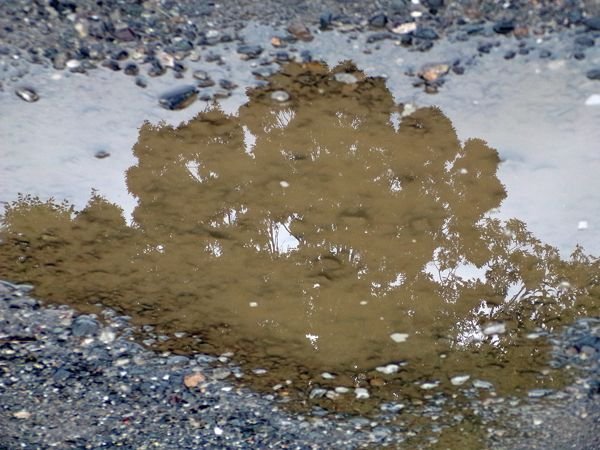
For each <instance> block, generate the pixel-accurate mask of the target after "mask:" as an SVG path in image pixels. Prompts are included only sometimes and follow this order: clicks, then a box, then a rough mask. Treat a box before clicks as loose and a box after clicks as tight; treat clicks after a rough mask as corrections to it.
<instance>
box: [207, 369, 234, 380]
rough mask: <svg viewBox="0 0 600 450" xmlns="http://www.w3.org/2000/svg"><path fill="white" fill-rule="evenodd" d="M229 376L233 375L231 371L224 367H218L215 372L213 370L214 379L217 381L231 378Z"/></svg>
mask: <svg viewBox="0 0 600 450" xmlns="http://www.w3.org/2000/svg"><path fill="white" fill-rule="evenodd" d="M229 375H231V370H229V369H226V368H224V367H218V368H216V369H215V370H213V373H212V377H213V378H214V379H215V380H224V379H225V378H227V377H229Z"/></svg>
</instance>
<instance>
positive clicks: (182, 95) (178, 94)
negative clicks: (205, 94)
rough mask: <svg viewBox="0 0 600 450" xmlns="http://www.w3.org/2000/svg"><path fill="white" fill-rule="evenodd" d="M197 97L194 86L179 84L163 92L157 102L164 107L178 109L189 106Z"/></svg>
mask: <svg viewBox="0 0 600 450" xmlns="http://www.w3.org/2000/svg"><path fill="white" fill-rule="evenodd" d="M197 97H198V90H197V89H196V87H195V86H191V85H188V86H181V87H178V88H176V89H173V90H172V91H169V92H167V93H165V94H163V95H162V96H161V97H160V99H159V100H158V103H159V104H160V106H162V107H163V108H165V109H170V110H179V109H184V108H187V107H188V106H190V105H191V104H192V103H194V101H195V100H196V98H197Z"/></svg>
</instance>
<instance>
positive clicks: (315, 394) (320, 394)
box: [308, 388, 327, 398]
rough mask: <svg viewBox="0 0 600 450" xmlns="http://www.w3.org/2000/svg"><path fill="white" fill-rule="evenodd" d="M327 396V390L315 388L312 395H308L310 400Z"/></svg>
mask: <svg viewBox="0 0 600 450" xmlns="http://www.w3.org/2000/svg"><path fill="white" fill-rule="evenodd" d="M325 394H327V389H323V388H314V389H313V390H311V391H310V393H309V394H308V398H321V397H324V396H325Z"/></svg>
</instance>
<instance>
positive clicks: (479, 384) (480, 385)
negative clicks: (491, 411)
mask: <svg viewBox="0 0 600 450" xmlns="http://www.w3.org/2000/svg"><path fill="white" fill-rule="evenodd" d="M473 387H476V388H477V389H488V390H491V389H494V385H493V384H492V383H490V382H489V381H483V380H473Z"/></svg>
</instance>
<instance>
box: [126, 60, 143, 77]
mask: <svg viewBox="0 0 600 450" xmlns="http://www.w3.org/2000/svg"><path fill="white" fill-rule="evenodd" d="M123 73H124V74H125V75H131V76H136V75H138V74H139V73H140V68H139V67H138V65H137V64H136V63H129V64H127V65H125V67H124V68H123Z"/></svg>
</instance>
